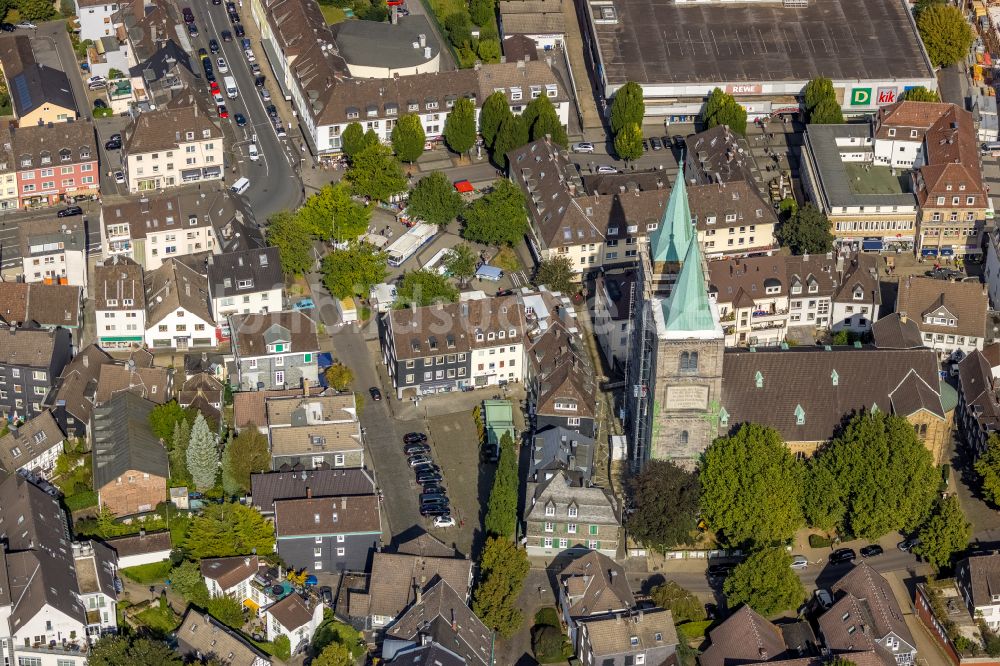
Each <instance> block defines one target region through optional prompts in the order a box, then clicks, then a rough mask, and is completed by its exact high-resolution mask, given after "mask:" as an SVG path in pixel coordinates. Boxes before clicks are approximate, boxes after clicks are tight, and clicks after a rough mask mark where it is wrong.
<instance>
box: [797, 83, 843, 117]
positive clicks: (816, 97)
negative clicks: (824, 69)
mask: <svg viewBox="0 0 1000 666" xmlns="http://www.w3.org/2000/svg"><path fill="white" fill-rule="evenodd" d="M802 97H803V100H804V101H805V107H806V113H807V114H811V113H812V110H813V109H815V108H816V107H817V106H818V105H819V103H820V102H822V101H824V100H828V99H832V100H834V101H836V100H837V92H836V91H835V90H834V89H833V81H831V80H830V79H828V78H827V77H825V76H817V77H816V78H815V79H811V80H810V81H809V83H807V84H806V88H805V90H804V91H803V92H802ZM810 122H811V121H810Z"/></svg>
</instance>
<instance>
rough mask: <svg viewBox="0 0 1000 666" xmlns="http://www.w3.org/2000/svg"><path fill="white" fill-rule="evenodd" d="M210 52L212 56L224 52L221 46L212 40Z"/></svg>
mask: <svg viewBox="0 0 1000 666" xmlns="http://www.w3.org/2000/svg"><path fill="white" fill-rule="evenodd" d="M208 50H209V51H211V52H212V55H215V54H217V53H218V52H219V51H221V50H222V47H220V46H219V42H217V41H215V40H214V39H210V40H208Z"/></svg>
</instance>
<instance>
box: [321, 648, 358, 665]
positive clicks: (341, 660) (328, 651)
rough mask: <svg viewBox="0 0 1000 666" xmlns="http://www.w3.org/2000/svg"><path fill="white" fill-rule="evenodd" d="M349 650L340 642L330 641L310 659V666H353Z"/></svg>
mask: <svg viewBox="0 0 1000 666" xmlns="http://www.w3.org/2000/svg"><path fill="white" fill-rule="evenodd" d="M353 664H354V658H353V657H352V656H351V652H350V650H348V649H347V647H346V646H344V645H341V644H340V643H330V644H329V645H327V646H326V647H325V648H323V651H322V652H320V653H319V656H317V657H316V658H315V659H313V660H312V666H353Z"/></svg>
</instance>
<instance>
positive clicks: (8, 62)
mask: <svg viewBox="0 0 1000 666" xmlns="http://www.w3.org/2000/svg"><path fill="white" fill-rule="evenodd" d="M0 61H2V62H3V69H4V76H5V78H6V79H7V82H8V83H9V85H10V97H11V101H12V102H13V103H14V110H15V112H16V114H17V117H18V118H22V117H24V116H25V115H27V114H29V113H32V112H33V111H35V110H37V109H38V108H39V107H42V106H45V105H51V106H57V107H60V108H63V109H69V110H71V111H74V112H75V111H76V104H74V102H73V93H72V92H71V90H70V86H69V78H67V76H66V74H65V73H64V72H61V71H59V70H57V69H52V68H51V67H46V66H45V65H40V64H39V63H38V62H37V61H36V60H35V54H34V52H33V51H32V49H31V41H30V39H29V38H28V36H27V35H11V36H8V37H3V38H0Z"/></svg>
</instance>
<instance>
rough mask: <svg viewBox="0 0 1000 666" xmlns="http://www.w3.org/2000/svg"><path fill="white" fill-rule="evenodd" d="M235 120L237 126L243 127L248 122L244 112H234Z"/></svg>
mask: <svg viewBox="0 0 1000 666" xmlns="http://www.w3.org/2000/svg"><path fill="white" fill-rule="evenodd" d="M233 120H235V121H236V126H237V127H243V126H244V125H246V124H247V117H246V116H244V115H243V114H242V113H234V114H233Z"/></svg>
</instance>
